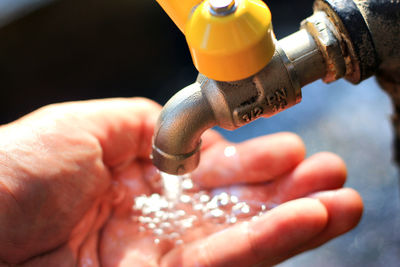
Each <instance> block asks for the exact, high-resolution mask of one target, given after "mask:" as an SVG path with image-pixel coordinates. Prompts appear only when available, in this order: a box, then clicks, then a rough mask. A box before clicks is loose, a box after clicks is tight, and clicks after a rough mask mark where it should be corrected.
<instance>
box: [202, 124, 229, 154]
mask: <svg viewBox="0 0 400 267" xmlns="http://www.w3.org/2000/svg"><path fill="white" fill-rule="evenodd" d="M217 143H225V144H228V141H226V140H225V139H224V138H223V137H222V135H221V134H220V133H218V132H217V131H215V130H212V129H209V130H207V131H205V132H204V133H203V135H202V136H201V151H202V152H204V151H205V150H207V149H209V148H210V147H212V146H213V145H215V144H217Z"/></svg>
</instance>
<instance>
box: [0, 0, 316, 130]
mask: <svg viewBox="0 0 400 267" xmlns="http://www.w3.org/2000/svg"><path fill="white" fill-rule="evenodd" d="M282 2H283V1H270V3H269V6H270V8H271V10H272V13H273V15H274V16H273V23H274V24H275V25H277V26H276V27H275V28H276V34H277V36H278V37H283V36H284V35H286V34H287V33H289V32H292V31H294V30H296V29H297V28H298V24H299V22H300V21H301V19H302V18H304V17H305V16H307V15H310V14H311V12H312V10H311V6H312V5H311V4H312V1H311V0H302V1H292V2H289V1H287V2H284V3H282ZM1 3H2V4H1ZM0 10H3V11H0V23H3V25H2V28H0V81H1V88H2V90H1V93H0V94H1V101H2V103H1V105H0V121H1V122H3V123H4V122H8V121H10V120H14V119H15V118H17V117H19V116H21V115H23V114H25V113H27V112H29V111H32V110H34V109H36V108H38V107H40V106H43V105H45V104H48V103H54V102H61V101H66V100H78V99H90V98H103V97H114V96H146V97H149V98H152V99H154V100H156V101H157V102H159V103H161V104H163V103H165V102H166V100H168V99H169V98H170V97H171V96H172V95H173V94H174V92H176V90H177V89H179V88H182V87H184V86H185V85H188V84H189V83H192V82H193V81H194V80H195V78H196V70H195V68H194V67H193V65H192V62H191V58H190V54H189V51H188V49H187V45H186V42H185V38H184V36H183V34H181V33H180V31H179V30H178V29H177V27H176V26H175V25H174V24H173V23H172V21H171V20H170V19H169V17H168V16H167V15H166V14H165V13H164V12H163V10H162V9H161V8H160V7H159V6H158V4H157V2H156V1H155V0H145V1H144V0H142V1H135V0H113V1H110V0H58V1H50V0H41V1H40V0H36V1H35V0H30V1H27V0H0ZM7 10H8V12H7ZM1 16H2V17H3V18H1ZM7 23H8V24H7Z"/></svg>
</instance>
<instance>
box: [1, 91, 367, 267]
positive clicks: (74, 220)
mask: <svg viewBox="0 0 400 267" xmlns="http://www.w3.org/2000/svg"><path fill="white" fill-rule="evenodd" d="M159 111H160V107H159V106H158V105H157V104H155V103H154V102H151V101H149V100H146V99H140V98H135V99H109V100H95V101H85V102H74V103H64V104H57V105H51V106H47V107H44V108H42V109H39V110H37V111H35V112H33V113H31V114H29V115H27V116H25V117H23V118H21V119H19V120H17V121H15V122H13V123H10V124H7V125H4V126H2V127H1V128H0V260H1V261H2V262H3V265H4V266H9V265H17V266H77V265H78V266H100V265H101V266H105V267H107V266H163V267H167V266H209V267H211V266H213V267H214V266H269V265H273V264H276V263H278V262H281V261H283V260H285V259H288V258H290V257H292V256H294V255H296V254H298V253H301V252H303V251H306V250H309V249H312V248H315V247H317V246H320V245H322V244H324V243H326V242H328V241H329V240H331V239H332V238H334V237H336V236H338V235H341V234H343V233H345V232H347V231H349V230H350V229H352V228H353V227H355V226H356V225H357V223H358V221H359V220H360V217H361V214H362V209H363V206H362V201H361V198H360V196H359V195H358V193H357V192H355V191H354V190H352V189H348V188H342V186H343V184H344V182H345V180H346V167H345V165H344V163H343V161H342V160H341V159H340V158H339V157H338V156H336V155H334V154H331V153H319V154H316V155H314V156H312V157H310V158H307V159H305V158H304V157H305V148H304V145H303V143H302V141H301V139H300V138H299V137H297V136H296V135H294V134H290V133H279V134H274V135H270V136H265V137H260V138H257V139H254V140H250V141H247V142H244V143H241V144H236V145H235V147H236V151H237V153H236V154H235V155H233V156H232V157H225V156H222V155H223V151H224V149H225V148H226V147H227V146H229V145H232V144H230V143H228V142H227V141H226V140H224V139H223V138H222V137H221V136H220V135H218V134H217V133H215V132H213V131H208V132H206V133H205V134H204V135H203V148H202V159H201V162H200V165H199V167H198V169H197V170H196V171H195V172H194V173H193V180H194V181H195V183H196V184H198V185H199V186H201V187H203V188H204V189H208V190H215V189H217V188H219V189H222V190H226V191H228V192H229V191H233V190H235V192H239V194H240V197H241V198H243V199H247V200H257V201H263V202H266V203H267V202H268V203H269V202H273V203H276V204H280V205H278V206H277V207H275V208H274V209H272V210H270V211H268V212H267V213H265V214H264V215H263V216H261V217H260V218H259V219H258V220H256V221H251V220H249V221H247V222H242V223H238V224H235V225H233V226H231V227H229V228H227V229H225V230H224V231H216V230H218V229H217V228H216V229H209V228H205V227H202V226H199V229H197V230H196V234H195V235H193V236H192V237H191V241H190V242H187V243H186V244H185V245H182V246H176V247H174V246H173V245H172V244H164V243H160V244H159V245H155V244H154V242H153V240H154V239H153V237H150V236H147V235H145V234H143V233H141V234H140V233H139V232H138V225H136V223H135V222H134V221H132V219H131V216H132V204H133V198H134V196H137V195H141V194H151V193H152V192H154V190H155V188H154V187H153V186H152V181H154V180H155V179H157V177H158V176H157V172H156V170H155V168H154V167H153V166H152V164H151V161H150V159H149V154H150V152H151V138H152V134H153V128H154V124H155V122H156V119H157V115H158V113H159ZM231 240H234V242H235V245H234V246H232V245H231V243H232V241H231Z"/></svg>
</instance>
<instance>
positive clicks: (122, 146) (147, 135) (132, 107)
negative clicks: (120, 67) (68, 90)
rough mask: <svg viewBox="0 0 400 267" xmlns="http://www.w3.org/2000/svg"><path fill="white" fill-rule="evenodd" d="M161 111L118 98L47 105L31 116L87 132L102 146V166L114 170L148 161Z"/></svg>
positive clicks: (150, 104) (142, 102) (149, 104)
mask: <svg viewBox="0 0 400 267" xmlns="http://www.w3.org/2000/svg"><path fill="white" fill-rule="evenodd" d="M160 109H161V107H160V106H159V105H158V104H156V103H155V102H153V101H151V100H148V99H144V98H131V99H128V98H126V99H124V98H118V99H107V100H90V101H81V102H70V103H63V104H56V105H50V106H47V107H45V108H42V109H40V110H39V111H37V112H35V113H34V114H33V115H34V116H35V117H36V118H37V117H38V116H39V117H41V118H43V117H44V118H47V119H50V120H53V121H56V122H58V123H59V122H62V123H63V124H64V125H65V124H66V125H67V126H69V127H79V128H81V129H83V130H85V131H87V132H89V133H90V134H92V135H93V136H95V137H96V138H97V140H98V142H99V143H100V145H101V148H102V152H103V161H104V163H105V164H106V165H107V166H109V167H114V166H117V165H120V164H122V163H123V162H126V161H128V160H130V159H132V158H134V157H141V158H146V159H147V158H149V155H150V152H151V138H152V135H153V130H154V125H155V123H156V120H157V118H158V114H159V111H160ZM53 123H54V122H53ZM67 128H68V127H64V128H63V129H64V130H68V129H67Z"/></svg>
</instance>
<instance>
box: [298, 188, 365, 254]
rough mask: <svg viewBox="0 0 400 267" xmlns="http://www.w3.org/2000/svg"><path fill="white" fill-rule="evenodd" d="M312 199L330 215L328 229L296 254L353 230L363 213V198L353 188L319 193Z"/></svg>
mask: <svg viewBox="0 0 400 267" xmlns="http://www.w3.org/2000/svg"><path fill="white" fill-rule="evenodd" d="M310 197H312V198H315V199H318V200H319V201H321V202H322V204H324V206H325V207H326V209H327V211H328V214H329V221H328V225H327V227H326V228H325V229H324V231H322V232H321V233H320V234H319V235H318V236H316V237H315V238H314V239H313V240H310V241H309V242H308V243H307V244H305V245H304V246H303V247H302V248H300V249H299V250H298V251H297V252H296V253H299V252H302V251H305V250H309V249H313V248H315V247H318V246H320V245H322V244H324V243H326V242H328V241H329V240H331V239H333V238H335V237H337V236H339V235H341V234H343V233H346V232H348V231H350V230H351V229H353V228H354V227H355V226H356V225H357V224H358V223H359V221H360V219H361V216H362V212H363V203H362V199H361V196H360V195H359V194H358V193H357V192H356V191H355V190H353V189H351V188H342V189H339V190H334V191H325V192H319V193H316V194H313V195H311V196H310Z"/></svg>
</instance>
